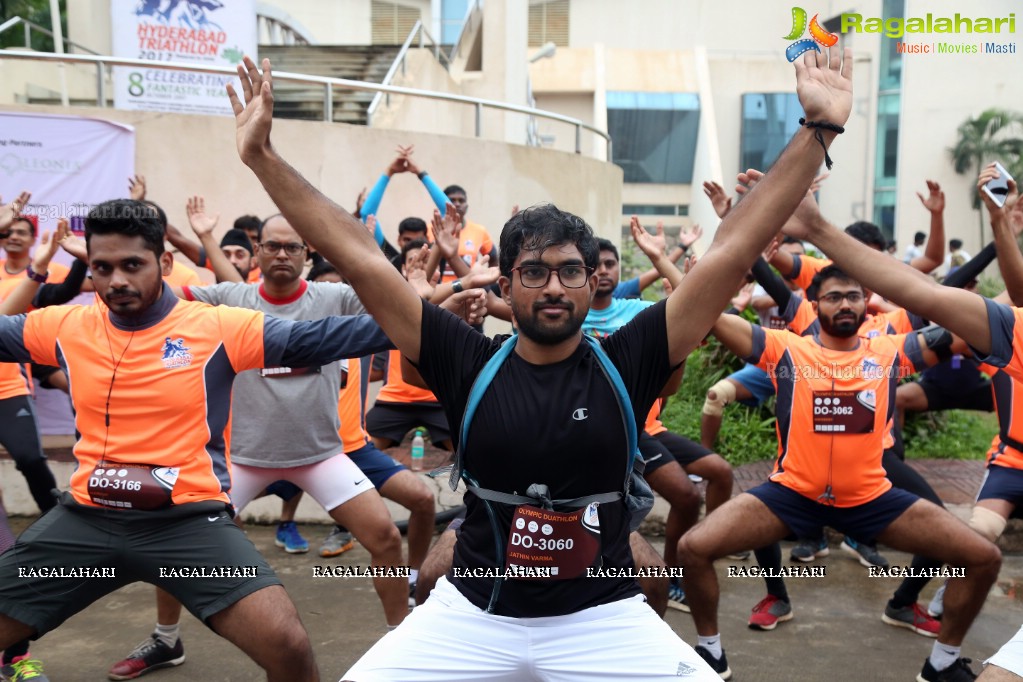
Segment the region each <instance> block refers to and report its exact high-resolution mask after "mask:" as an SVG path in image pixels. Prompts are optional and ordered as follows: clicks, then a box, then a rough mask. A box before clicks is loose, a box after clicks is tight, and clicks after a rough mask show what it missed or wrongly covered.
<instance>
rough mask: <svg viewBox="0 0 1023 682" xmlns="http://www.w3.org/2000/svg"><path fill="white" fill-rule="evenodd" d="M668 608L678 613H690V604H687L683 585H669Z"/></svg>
mask: <svg viewBox="0 0 1023 682" xmlns="http://www.w3.org/2000/svg"><path fill="white" fill-rule="evenodd" d="M668 608H669V609H675V610H676V611H685V612H686V613H689V612H690V610H689V604H688V603H687V602H686V591H685V590H684V589H682V586H681V585H678V584H676V583H671V584H669V585H668Z"/></svg>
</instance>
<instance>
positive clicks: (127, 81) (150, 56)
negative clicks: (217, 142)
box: [110, 0, 257, 116]
mask: <svg viewBox="0 0 1023 682" xmlns="http://www.w3.org/2000/svg"><path fill="white" fill-rule="evenodd" d="M110 17H111V21H112V23H113V32H112V35H113V53H114V56H116V57H125V58H130V59H146V60H151V61H158V62H192V63H195V64H201V65H203V66H222V67H223V66H226V67H232V66H235V65H237V64H239V63H241V60H242V56H244V55H249V56H250V57H252V58H253V59H256V41H257V37H256V9H255V2H254V0H111V2H110ZM232 80H235V81H237V79H235V78H232V77H231V76H226V75H219V74H206V73H194V72H189V71H169V70H166V69H148V68H137V67H128V66H119V67H116V68H115V69H114V106H116V107H117V108H118V109H144V110H147V111H167V112H173V113H178V114H212V115H221V116H230V115H231V105H230V103H229V102H228V100H227V95H226V90H225V87H226V86H227V84H228V83H230V82H231V81H232Z"/></svg>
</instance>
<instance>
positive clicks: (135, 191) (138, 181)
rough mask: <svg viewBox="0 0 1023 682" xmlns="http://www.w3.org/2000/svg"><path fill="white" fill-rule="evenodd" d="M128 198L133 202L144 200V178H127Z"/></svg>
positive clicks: (139, 176) (137, 176)
mask: <svg viewBox="0 0 1023 682" xmlns="http://www.w3.org/2000/svg"><path fill="white" fill-rule="evenodd" d="M128 196H129V197H131V198H132V199H134V200H135V201H142V200H143V199H145V198H146V176H144V175H136V176H135V177H134V178H128Z"/></svg>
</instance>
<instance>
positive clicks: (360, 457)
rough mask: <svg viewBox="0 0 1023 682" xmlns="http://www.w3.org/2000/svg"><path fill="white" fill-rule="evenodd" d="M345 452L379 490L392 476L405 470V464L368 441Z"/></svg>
mask: <svg viewBox="0 0 1023 682" xmlns="http://www.w3.org/2000/svg"><path fill="white" fill-rule="evenodd" d="M345 454H347V455H348V457H349V459H351V460H352V461H353V462H354V463H355V466H357V467H359V468H360V469H361V470H362V473H364V474H366V475H367V476H369V480H370V481H371V482H372V483H373V487H375V488H376V489H377V490H380V489H381V488H382V487H383V486H384V483H387V481H388V479H390V478H391V476H394V475H395V474H396V473H398V472H399V471H404V470H405V467H404V466H402V465H401V464H399V463H398V462H397V461H396V460H395V459H394V458H393V457H391V456H390V455H387V454H385V453H383V452H381V451H380V450H378V449H377V446H375V445H373V444H372V443H366V444H365V445H363V446H362V447H361V448H359V449H358V450H355V451H354V452H348V453H345Z"/></svg>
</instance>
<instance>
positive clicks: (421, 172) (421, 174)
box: [416, 171, 429, 180]
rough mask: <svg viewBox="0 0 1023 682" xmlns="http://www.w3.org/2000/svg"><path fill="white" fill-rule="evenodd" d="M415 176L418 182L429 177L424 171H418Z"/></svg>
mask: <svg viewBox="0 0 1023 682" xmlns="http://www.w3.org/2000/svg"><path fill="white" fill-rule="evenodd" d="M416 175H417V176H419V179H420V180H422V179H423V178H424V177H425V176H427V175H429V173H427V172H426V171H419V172H418V173H416Z"/></svg>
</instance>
